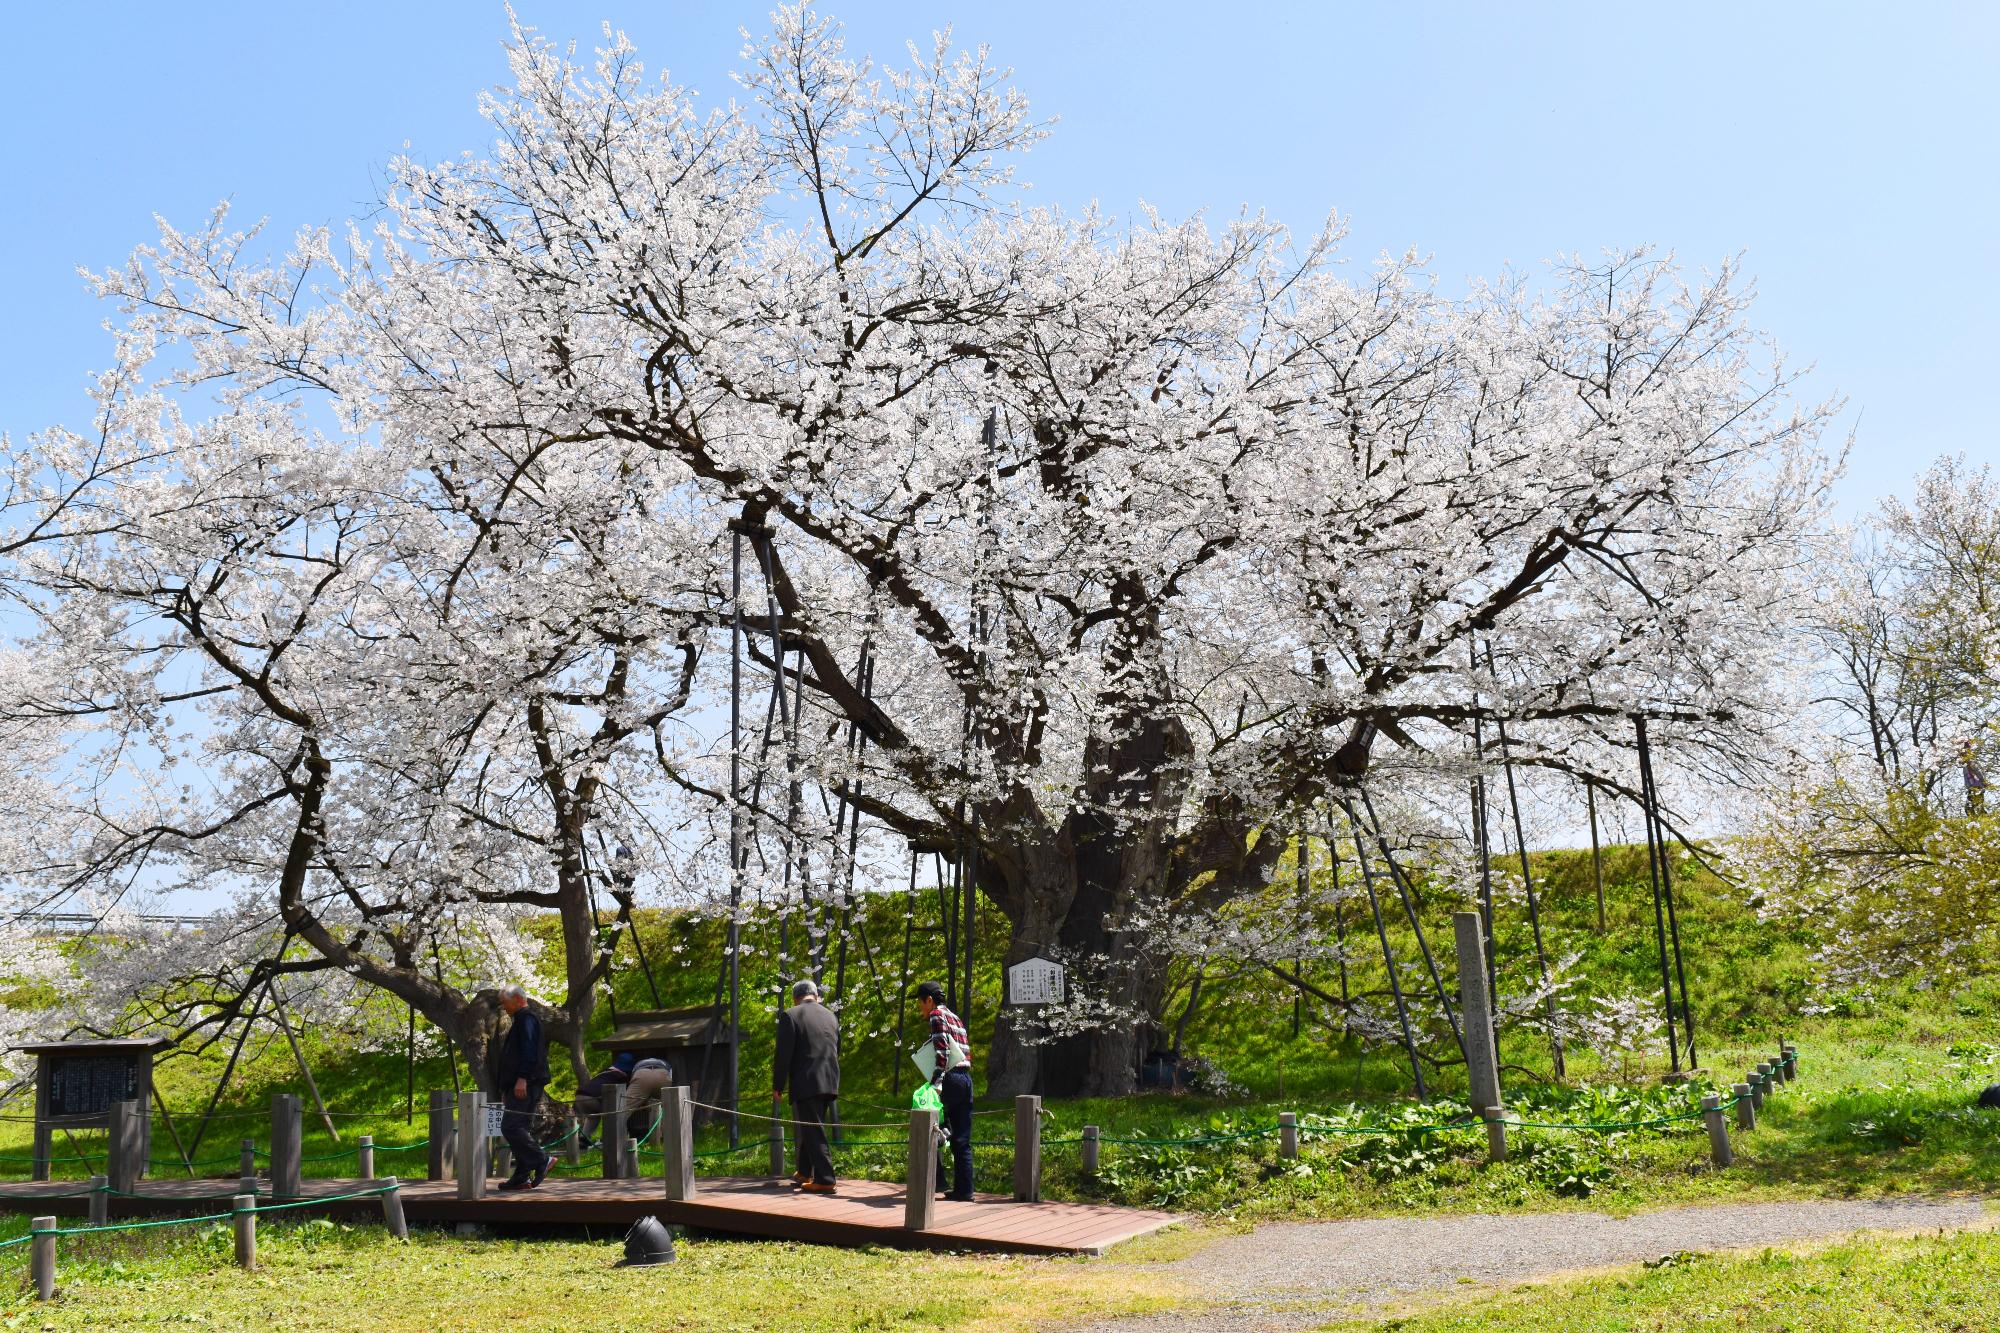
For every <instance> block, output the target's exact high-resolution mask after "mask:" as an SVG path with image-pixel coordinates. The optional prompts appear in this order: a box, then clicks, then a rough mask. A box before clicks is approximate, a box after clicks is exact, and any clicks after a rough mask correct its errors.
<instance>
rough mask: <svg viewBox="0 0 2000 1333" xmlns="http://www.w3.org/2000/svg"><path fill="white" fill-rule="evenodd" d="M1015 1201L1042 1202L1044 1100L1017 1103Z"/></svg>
mask: <svg viewBox="0 0 2000 1333" xmlns="http://www.w3.org/2000/svg"><path fill="white" fill-rule="evenodd" d="M1014 1197H1015V1199H1017V1200H1019V1201H1020V1202H1023V1203H1039V1202H1041V1198H1042V1099H1041V1098H1040V1097H1016V1098H1015V1099H1014Z"/></svg>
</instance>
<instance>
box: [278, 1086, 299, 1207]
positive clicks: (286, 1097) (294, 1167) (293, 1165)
mask: <svg viewBox="0 0 2000 1333" xmlns="http://www.w3.org/2000/svg"><path fill="white" fill-rule="evenodd" d="M302 1132H303V1131H302V1129H301V1121H300V1106H299V1098H298V1094H297V1093H293V1092H279V1093H274V1094H272V1097H271V1194H272V1195H273V1197H275V1198H280V1199H296V1198H298V1197H299V1193H300V1191H301V1189H302V1188H303V1187H302V1186H301V1185H300V1183H299V1176H300V1172H301V1170H302V1165H301V1162H300V1160H299V1158H300V1151H299V1145H300V1134H301V1133H302Z"/></svg>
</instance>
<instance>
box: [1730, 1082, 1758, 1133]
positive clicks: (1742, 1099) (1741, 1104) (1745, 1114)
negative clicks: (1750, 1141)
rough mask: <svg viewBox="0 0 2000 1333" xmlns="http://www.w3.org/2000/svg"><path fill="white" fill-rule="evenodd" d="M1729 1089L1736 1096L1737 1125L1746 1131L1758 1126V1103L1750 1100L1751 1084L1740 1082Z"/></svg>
mask: <svg viewBox="0 0 2000 1333" xmlns="http://www.w3.org/2000/svg"><path fill="white" fill-rule="evenodd" d="M1729 1091H1730V1092H1731V1093H1732V1094H1734V1095H1735V1097H1736V1127H1737V1128H1738V1129H1740V1130H1743V1131H1745V1132H1748V1131H1750V1130H1753V1129H1755V1128H1757V1105H1756V1103H1755V1102H1752V1101H1751V1100H1750V1085H1749V1084H1748V1083H1738V1084H1737V1085H1736V1086H1735V1087H1733V1088H1731V1089H1730V1090H1729Z"/></svg>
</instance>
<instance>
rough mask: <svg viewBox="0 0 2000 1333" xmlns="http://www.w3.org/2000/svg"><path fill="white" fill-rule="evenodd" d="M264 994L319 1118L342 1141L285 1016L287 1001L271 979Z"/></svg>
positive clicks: (337, 1139) (329, 1131)
mask: <svg viewBox="0 0 2000 1333" xmlns="http://www.w3.org/2000/svg"><path fill="white" fill-rule="evenodd" d="M264 994H265V996H266V997H268V998H269V999H270V1001H271V1013H272V1016H273V1017H275V1018H276V1019H277V1020H278V1029H279V1031H281V1032H283V1033H284V1034H285V1041H286V1042H287V1043H288V1044H289V1045H290V1046H291V1048H292V1059H293V1060H295V1061H297V1062H298V1066H299V1072H300V1073H301V1074H303V1075H305V1079H306V1091H307V1092H310V1093H311V1094H312V1099H313V1106H314V1107H315V1108H316V1109H317V1110H318V1111H319V1118H320V1121H321V1123H322V1124H324V1125H325V1126H326V1133H327V1137H328V1138H330V1139H332V1140H333V1141H334V1142H335V1143H338V1142H340V1130H339V1129H338V1128H337V1127H336V1126H335V1125H334V1123H333V1117H332V1116H331V1115H328V1114H327V1110H326V1102H325V1101H324V1100H323V1099H322V1098H321V1097H320V1095H319V1083H318V1081H317V1080H315V1079H314V1078H313V1071H312V1066H311V1065H309V1064H307V1063H306V1056H305V1052H304V1051H301V1050H300V1049H299V1039H298V1038H297V1037H295V1036H293V1035H292V1025H291V1023H289V1022H288V1021H286V1018H285V1002H284V1001H283V1000H281V999H279V998H278V991H277V988H276V987H274V986H273V985H272V984H271V983H270V981H269V980H266V981H265V982H264Z"/></svg>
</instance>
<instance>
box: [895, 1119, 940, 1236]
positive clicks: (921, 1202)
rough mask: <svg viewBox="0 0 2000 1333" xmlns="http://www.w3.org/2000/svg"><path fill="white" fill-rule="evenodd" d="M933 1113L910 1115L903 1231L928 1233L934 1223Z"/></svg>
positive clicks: (935, 1207)
mask: <svg viewBox="0 0 2000 1333" xmlns="http://www.w3.org/2000/svg"><path fill="white" fill-rule="evenodd" d="M937 1131H938V1115H937V1112H936V1111H931V1110H915V1109H913V1110H912V1111H911V1112H910V1156H909V1161H908V1162H907V1164H906V1165H905V1168H904V1181H905V1186H904V1188H905V1193H904V1196H903V1229H904V1230H906V1231H928V1230H930V1229H931V1226H932V1224H933V1223H934V1222H935V1221H936V1220H937Z"/></svg>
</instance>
